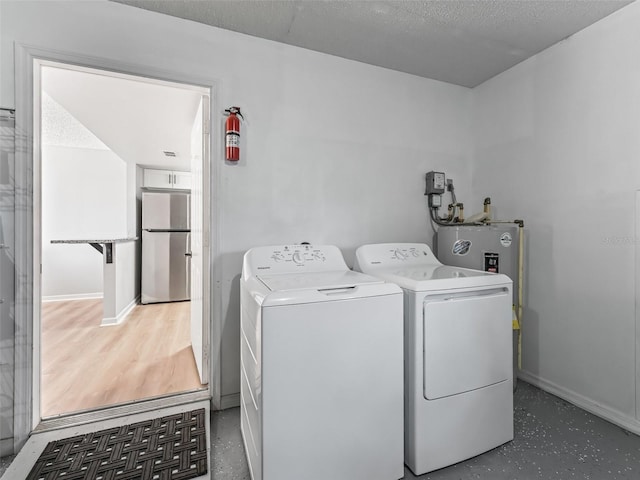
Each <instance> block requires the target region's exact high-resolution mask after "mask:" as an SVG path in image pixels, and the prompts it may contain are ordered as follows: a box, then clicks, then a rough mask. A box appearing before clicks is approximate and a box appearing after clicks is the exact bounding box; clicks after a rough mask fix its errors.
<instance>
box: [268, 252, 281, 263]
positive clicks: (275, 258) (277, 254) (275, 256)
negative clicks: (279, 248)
mask: <svg viewBox="0 0 640 480" xmlns="http://www.w3.org/2000/svg"><path fill="white" fill-rule="evenodd" d="M271 258H273V260H274V261H276V262H281V261H282V260H284V255H282V254H281V253H274V254H273V256H272V257H271Z"/></svg>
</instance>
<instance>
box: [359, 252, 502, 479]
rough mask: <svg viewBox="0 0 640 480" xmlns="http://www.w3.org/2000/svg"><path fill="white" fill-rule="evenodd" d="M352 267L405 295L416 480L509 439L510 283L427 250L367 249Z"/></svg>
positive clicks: (410, 446)
mask: <svg viewBox="0 0 640 480" xmlns="http://www.w3.org/2000/svg"><path fill="white" fill-rule="evenodd" d="M354 268H355V269H357V270H360V271H362V272H365V273H368V274H370V275H374V276H377V277H378V278H381V279H384V280H387V281H389V282H393V283H395V284H397V285H399V286H400V287H401V288H402V289H403V290H404V319H405V463H406V464H407V466H408V467H409V468H410V469H411V470H412V471H413V473H414V474H416V475H422V474H423V473H426V472H430V471H432V470H436V469H439V468H442V467H446V466H448V465H452V464H454V463H456V462H459V461H461V460H465V459H467V458H471V457H473V456H476V455H479V454H481V453H483V452H486V451H487V450H490V449H492V448H494V447H497V446H499V445H501V444H503V443H505V442H508V441H509V440H512V439H513V388H512V382H513V373H512V369H511V361H512V350H511V329H512V325H511V320H512V312H511V309H512V306H511V289H512V282H511V280H510V279H509V277H507V276H506V275H501V274H492V273H485V272H481V271H478V270H469V269H465V268H458V267H450V266H445V265H442V264H441V263H440V262H439V261H438V260H437V259H436V258H435V256H434V255H433V253H432V252H431V250H430V249H429V247H428V246H427V245H424V244H411V243H401V244H378V245H364V246H362V247H360V248H358V249H357V250H356V265H355V266H354Z"/></svg>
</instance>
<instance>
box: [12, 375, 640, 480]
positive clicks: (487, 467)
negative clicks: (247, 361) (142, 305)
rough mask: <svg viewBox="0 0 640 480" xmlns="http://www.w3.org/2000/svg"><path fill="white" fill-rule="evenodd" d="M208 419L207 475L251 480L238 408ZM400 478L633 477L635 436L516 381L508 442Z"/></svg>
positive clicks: (637, 458)
mask: <svg viewBox="0 0 640 480" xmlns="http://www.w3.org/2000/svg"><path fill="white" fill-rule="evenodd" d="M211 423H212V428H211V451H212V455H213V459H212V463H213V472H212V473H213V476H212V478H213V479H214V480H250V476H249V471H248V469H247V464H246V460H245V456H244V450H243V446H242V439H241V437H240V409H239V408H231V409H229V410H224V411H221V412H215V413H213V414H212V418H211ZM0 462H4V459H2V460H1V461H0ZM5 468H6V466H5V465H4V463H0V474H2V473H3V472H4V469H5ZM404 478H405V479H406V480H410V479H415V478H418V479H421V480H529V479H544V480H571V479H580V480H638V479H640V437H638V436H636V435H633V434H630V433H628V432H625V431H624V430H622V429H621V428H619V427H616V426H615V425H612V424H611V423H609V422H606V421H605V420H602V419H600V418H598V417H595V416H593V415H591V414H589V413H587V412H585V411H583V410H581V409H579V408H577V407H575V406H573V405H571V404H569V403H567V402H565V401H563V400H560V399H559V398H557V397H554V396H553V395H550V394H548V393H545V392H543V391H541V390H539V389H537V388H535V387H532V386H531V385H528V384H526V383H523V382H519V384H518V389H517V390H516V393H515V439H514V440H513V441H512V442H510V443H508V444H506V445H503V446H502V447H498V448H496V449H494V450H491V451H490V452H487V453H485V454H484V455H480V456H478V457H475V458H472V459H470V460H467V461H464V462H460V463H458V464H456V465H453V466H451V467H447V468H443V469H442V470H438V471H436V472H431V473H428V474H425V475H421V476H419V477H416V476H414V475H413V474H412V473H411V471H410V470H409V469H407V468H405V477H404ZM301 480H302V479H301ZM353 480H363V479H355V478H354V479H353Z"/></svg>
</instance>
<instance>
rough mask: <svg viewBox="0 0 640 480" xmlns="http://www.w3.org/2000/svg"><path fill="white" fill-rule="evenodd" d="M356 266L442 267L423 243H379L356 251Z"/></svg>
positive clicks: (364, 246)
mask: <svg viewBox="0 0 640 480" xmlns="http://www.w3.org/2000/svg"><path fill="white" fill-rule="evenodd" d="M356 264H357V265H360V266H363V265H366V266H368V267H391V266H396V265H436V266H439V265H442V264H441V263H440V262H439V261H438V259H437V258H436V257H435V256H434V255H433V252H432V251H431V249H430V248H429V247H428V246H427V245H426V244H424V243H380V244H375V245H363V246H361V247H360V248H358V249H357V250H356Z"/></svg>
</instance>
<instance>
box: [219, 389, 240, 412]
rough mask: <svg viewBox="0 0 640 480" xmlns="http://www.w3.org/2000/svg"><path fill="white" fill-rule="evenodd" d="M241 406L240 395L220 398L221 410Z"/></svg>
mask: <svg viewBox="0 0 640 480" xmlns="http://www.w3.org/2000/svg"><path fill="white" fill-rule="evenodd" d="M239 406H240V394H239V393H232V394H231V395H222V396H221V397H220V410H226V409H227V408H233V407H239Z"/></svg>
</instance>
